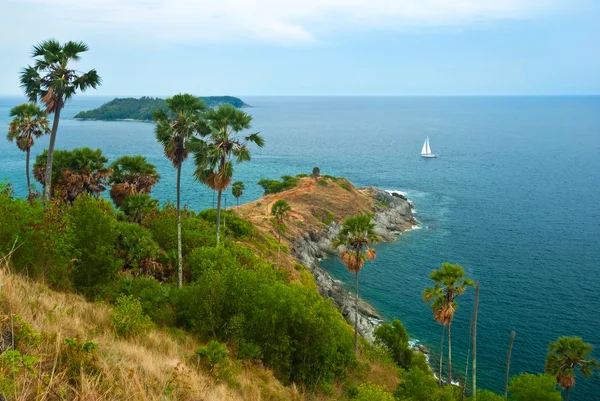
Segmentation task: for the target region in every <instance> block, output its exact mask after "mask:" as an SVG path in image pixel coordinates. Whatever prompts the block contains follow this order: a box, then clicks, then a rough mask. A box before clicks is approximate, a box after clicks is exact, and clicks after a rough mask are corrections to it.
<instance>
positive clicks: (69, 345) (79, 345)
mask: <svg viewBox="0 0 600 401" xmlns="http://www.w3.org/2000/svg"><path fill="white" fill-rule="evenodd" d="M97 351H98V344H96V343H95V342H93V341H89V340H87V341H84V342H81V341H79V340H78V339H77V338H65V343H64V345H63V347H62V350H61V353H60V363H61V365H62V366H63V367H64V368H66V370H67V371H68V373H69V379H71V381H75V382H77V381H79V379H80V378H81V373H85V374H87V375H90V376H95V375H97V374H98V373H100V365H99V360H98V354H97Z"/></svg>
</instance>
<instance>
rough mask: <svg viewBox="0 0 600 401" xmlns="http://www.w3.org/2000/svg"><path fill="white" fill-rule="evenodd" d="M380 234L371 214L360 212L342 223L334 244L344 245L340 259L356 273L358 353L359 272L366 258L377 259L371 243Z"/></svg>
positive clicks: (356, 340) (355, 307)
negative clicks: (376, 230)
mask: <svg viewBox="0 0 600 401" xmlns="http://www.w3.org/2000/svg"><path fill="white" fill-rule="evenodd" d="M378 239H379V236H378V235H377V234H375V223H373V221H372V216H371V215H369V214H359V215H356V216H353V217H348V218H346V219H345V220H344V223H343V224H342V229H341V230H340V232H339V234H338V237H337V239H336V240H335V242H334V246H335V247H336V248H337V247H339V246H340V245H344V247H343V250H342V251H341V252H340V259H341V260H342V262H343V263H344V264H345V265H346V268H347V269H348V270H349V271H350V272H351V273H354V275H355V281H356V298H355V299H354V352H355V353H358V272H359V271H360V270H361V269H362V268H363V266H364V264H365V260H367V259H368V260H370V261H372V260H374V259H375V249H371V248H369V244H372V243H374V242H376V241H377V240H378Z"/></svg>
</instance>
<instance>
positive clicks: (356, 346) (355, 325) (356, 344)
mask: <svg viewBox="0 0 600 401" xmlns="http://www.w3.org/2000/svg"><path fill="white" fill-rule="evenodd" d="M355 274H356V298H354V353H355V354H357V355H358V271H357V272H356V273H355Z"/></svg>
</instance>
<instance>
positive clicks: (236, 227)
mask: <svg viewBox="0 0 600 401" xmlns="http://www.w3.org/2000/svg"><path fill="white" fill-rule="evenodd" d="M198 217H200V218H201V219H203V220H205V221H207V222H208V223H211V224H213V227H215V230H216V221H217V211H216V210H215V209H207V210H203V211H201V212H200V213H198ZM221 224H222V225H223V227H221V228H222V229H224V231H223V232H224V233H225V235H228V236H231V237H233V238H236V239H237V238H242V237H246V236H248V235H251V234H254V233H255V232H256V230H255V229H254V227H253V226H252V223H250V222H249V221H247V220H244V219H242V218H241V217H239V216H238V215H237V214H235V213H234V212H233V211H231V210H221Z"/></svg>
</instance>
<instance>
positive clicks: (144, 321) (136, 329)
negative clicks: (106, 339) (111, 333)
mask: <svg viewBox="0 0 600 401" xmlns="http://www.w3.org/2000/svg"><path fill="white" fill-rule="evenodd" d="M112 322H113V325H114V326H115V330H116V332H117V335H118V336H120V337H133V336H137V335H140V334H142V333H144V332H145V331H147V330H148V329H150V328H151V327H152V320H151V319H150V318H149V317H148V316H147V315H145V314H144V311H143V310H142V304H141V303H140V300H139V299H137V298H134V297H133V296H132V295H128V296H127V295H121V296H119V298H117V303H116V305H115V308H114V310H113V315H112Z"/></svg>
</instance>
